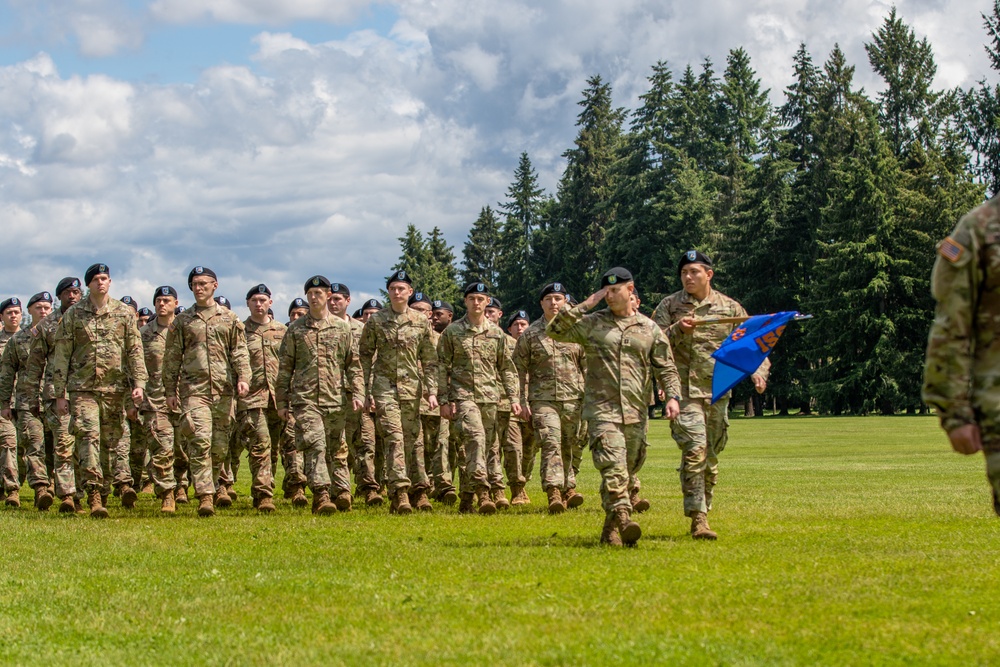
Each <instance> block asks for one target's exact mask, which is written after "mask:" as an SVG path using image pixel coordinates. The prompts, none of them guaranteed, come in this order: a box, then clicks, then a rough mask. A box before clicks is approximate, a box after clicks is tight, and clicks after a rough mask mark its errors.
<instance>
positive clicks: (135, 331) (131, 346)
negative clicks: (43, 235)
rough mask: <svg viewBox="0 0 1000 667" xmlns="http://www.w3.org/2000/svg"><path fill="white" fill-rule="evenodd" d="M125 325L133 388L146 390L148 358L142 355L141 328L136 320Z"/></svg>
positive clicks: (126, 349)
mask: <svg viewBox="0 0 1000 667" xmlns="http://www.w3.org/2000/svg"><path fill="white" fill-rule="evenodd" d="M129 319H130V320H131V321H130V322H129V323H128V324H126V325H125V355H126V357H127V362H128V374H129V377H130V378H131V379H132V386H134V387H136V388H137V389H142V390H143V391H145V389H146V381H147V380H149V374H148V373H147V372H146V357H145V355H143V353H142V336H141V335H140V334H139V327H138V326H136V323H135V319H134V318H132V317H131V316H129Z"/></svg>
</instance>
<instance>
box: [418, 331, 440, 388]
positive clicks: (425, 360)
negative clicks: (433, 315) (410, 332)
mask: <svg viewBox="0 0 1000 667" xmlns="http://www.w3.org/2000/svg"><path fill="white" fill-rule="evenodd" d="M418 353H419V354H420V368H421V372H422V373H423V378H422V381H423V385H424V393H425V394H426V395H428V396H437V392H438V369H437V366H438V355H437V348H436V347H435V346H434V343H432V342H431V323H430V320H428V321H427V323H426V325H425V326H424V336H423V338H421V340H420V349H419V350H418Z"/></svg>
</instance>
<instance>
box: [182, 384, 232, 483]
mask: <svg viewBox="0 0 1000 667" xmlns="http://www.w3.org/2000/svg"><path fill="white" fill-rule="evenodd" d="M179 423H180V433H181V437H182V439H183V442H184V446H185V449H186V450H187V457H188V466H189V469H190V473H191V482H192V483H193V484H194V492H195V495H197V496H199V497H201V496H205V495H213V494H214V493H215V492H216V491H217V490H218V489H217V483H218V480H219V476H220V475H221V474H222V465H223V464H224V463H225V462H226V459H227V457H228V456H229V436H230V433H231V432H232V428H233V397H232V396H187V397H185V398H183V399H181V415H180V421H179Z"/></svg>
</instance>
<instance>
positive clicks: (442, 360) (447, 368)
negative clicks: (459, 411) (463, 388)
mask: <svg viewBox="0 0 1000 667" xmlns="http://www.w3.org/2000/svg"><path fill="white" fill-rule="evenodd" d="M437 356H438V401H439V402H441V403H451V402H453V401H454V398H452V394H451V364H452V360H453V357H454V344H453V343H452V342H451V334H449V332H448V329H445V330H444V332H443V333H442V334H441V339H440V340H438V354H437Z"/></svg>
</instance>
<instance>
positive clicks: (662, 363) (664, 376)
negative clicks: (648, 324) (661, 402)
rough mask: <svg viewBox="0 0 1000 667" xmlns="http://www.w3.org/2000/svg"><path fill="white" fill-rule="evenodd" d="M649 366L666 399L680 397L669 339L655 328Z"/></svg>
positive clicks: (678, 380)
mask: <svg viewBox="0 0 1000 667" xmlns="http://www.w3.org/2000/svg"><path fill="white" fill-rule="evenodd" d="M650 364H651V365H652V366H653V373H654V374H655V375H656V382H657V384H658V385H659V386H660V388H661V389H663V391H664V393H665V394H666V395H667V399H668V400H669V399H670V398H672V397H674V396H680V395H681V378H680V375H678V374H677V366H676V365H675V364H674V352H673V350H672V349H671V348H670V339H668V338H667V335H666V334H665V333H663V331H662V330H661V329H660V328H659V327H656V328H655V329H654V331H653V347H652V349H651V350H650Z"/></svg>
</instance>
